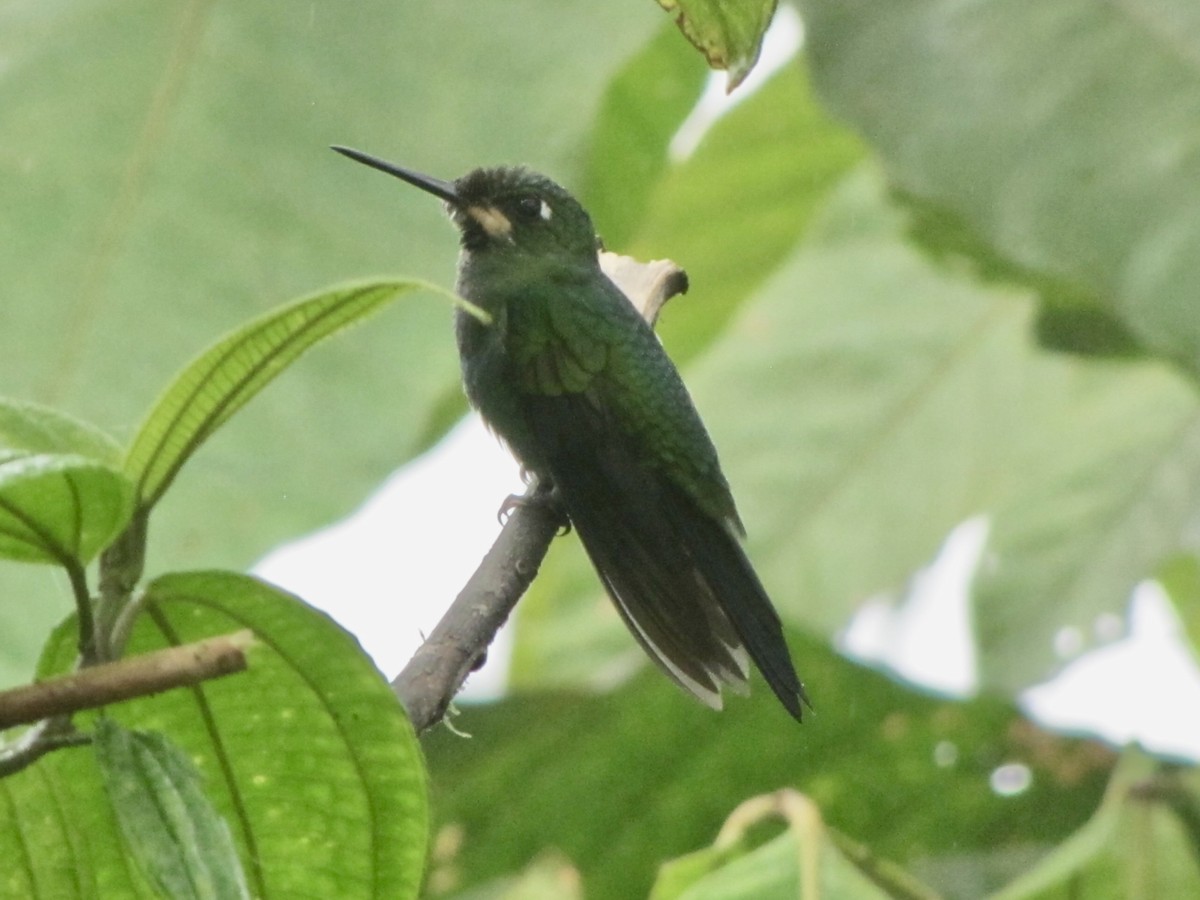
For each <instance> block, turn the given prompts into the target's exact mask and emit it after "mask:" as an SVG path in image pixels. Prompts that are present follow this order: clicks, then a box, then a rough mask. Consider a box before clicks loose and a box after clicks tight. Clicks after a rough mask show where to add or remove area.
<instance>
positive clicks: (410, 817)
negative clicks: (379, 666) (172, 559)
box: [0, 572, 428, 898]
mask: <svg viewBox="0 0 1200 900" xmlns="http://www.w3.org/2000/svg"><path fill="white" fill-rule="evenodd" d="M247 627H248V628H251V629H253V630H254V631H255V632H256V633H257V635H258V637H259V640H260V641H261V642H262V644H263V646H261V647H258V648H256V649H255V650H254V651H253V652H252V654H251V660H250V669H249V671H247V672H245V673H243V674H240V675H238V676H236V677H233V678H227V679H222V680H219V681H213V682H209V683H206V684H204V685H200V686H197V687H195V688H190V689H187V690H176V691H171V692H168V693H166V694H163V695H160V696H158V697H154V698H150V699H146V700H137V701H131V702H129V703H124V704H120V705H119V706H116V707H112V708H110V709H109V710H108V714H109V715H111V716H113V717H114V718H115V719H117V721H118V722H120V723H121V724H123V725H124V726H126V727H128V728H136V729H139V730H144V731H156V732H161V733H162V734H165V735H167V736H169V738H170V739H171V740H172V742H174V743H175V744H177V745H179V746H180V747H181V748H183V750H184V751H185V752H186V753H187V754H188V755H189V756H190V757H191V759H192V761H193V762H194V763H195V764H196V766H197V768H198V770H199V771H200V773H201V775H202V776H203V777H204V788H205V791H206V792H207V793H208V795H209V797H210V798H211V799H212V801H213V803H214V804H215V806H216V808H217V810H218V811H219V812H220V813H221V814H222V815H223V816H224V817H225V818H226V820H227V821H228V822H229V824H230V827H231V829H232V831H233V835H234V840H235V843H236V844H237V846H238V849H239V852H240V855H241V858H242V860H243V863H244V865H245V867H246V874H247V879H248V881H249V885H250V890H251V892H252V894H253V895H255V896H258V897H263V898H272V897H280V898H283V897H295V896H337V897H347V898H353V897H364V898H365V897H371V898H375V897H400V898H402V897H412V896H415V895H416V891H417V887H418V885H419V884H420V879H421V873H422V870H423V868H424V863H425V851H426V844H427V833H428V822H427V816H428V809H427V800H426V787H425V776H424V766H423V764H422V760H421V753H420V749H419V747H418V745H417V742H416V739H415V737H414V736H413V733H412V730H411V728H410V727H409V725H408V722H407V720H406V718H405V717H404V713H403V711H402V709H401V708H400V705H399V703H398V702H397V701H396V698H395V696H394V695H393V694H392V692H391V690H390V688H389V687H388V686H387V684H386V683H385V682H384V681H383V679H382V678H381V676H380V675H379V673H378V671H377V670H376V669H375V668H374V666H373V665H372V664H371V662H370V661H369V660H368V659H367V657H366V656H365V655H364V654H363V653H362V651H361V649H360V648H359V647H358V645H357V643H356V642H355V641H354V639H353V638H352V637H351V636H350V635H348V634H347V633H346V632H344V631H343V630H342V629H340V628H339V627H337V626H336V625H335V624H334V623H333V622H332V621H330V620H329V619H328V618H327V617H326V616H324V615H323V614H321V613H318V612H316V611H314V610H312V609H311V608H309V607H307V606H306V605H304V604H303V603H302V602H300V601H299V600H297V599H296V598H295V597H292V596H290V595H287V594H285V593H283V592H282V591H279V590H277V589H275V588H272V587H270V586H268V585H266V584H263V583H262V582H259V581H257V580H255V579H252V578H248V577H246V576H242V575H234V574H231V573H223V572H207V573H186V574H175V575H169V576H165V577H163V578H160V579H158V580H157V581H155V582H152V583H151V585H150V586H149V597H148V600H147V608H146V612H145V614H144V615H143V616H142V618H141V619H140V620H139V622H138V626H137V628H136V629H135V631H134V634H133V638H132V641H131V643H130V646H129V651H130V652H132V653H136V652H139V651H144V650H150V649H155V648H158V647H161V646H164V645H172V644H180V643H185V642H188V641H192V640H196V639H199V638H201V637H206V636H210V635H212V634H216V633H225V632H229V631H232V630H236V629H240V628H247ZM71 640H72V629H70V628H63V629H60V630H59V631H58V632H57V633H56V635H55V639H54V641H53V642H52V644H51V646H50V647H49V648H48V649H47V655H46V657H45V659H44V660H43V664H42V666H41V674H43V675H45V674H47V673H49V672H52V671H56V670H62V669H63V668H65V667H67V666H69V665H70V663H71V660H72V652H73V651H72V644H71ZM89 719H90V717H88V716H82V717H80V721H81V722H84V723H86V722H87V721H88V720H89ZM118 834H119V832H118V829H117V825H116V822H115V821H114V820H113V817H112V812H111V807H110V806H109V803H108V800H107V797H106V796H105V794H104V791H103V787H102V784H101V779H100V773H99V770H98V769H97V767H96V765H95V762H94V760H93V758H92V754H91V753H90V752H89V751H87V750H86V749H82V750H69V751H62V752H59V753H55V754H53V755H52V756H50V757H48V758H46V759H44V760H42V761H40V762H38V763H37V764H36V765H35V766H33V767H32V768H30V769H26V770H25V771H23V772H20V773H19V774H17V775H15V776H13V777H10V778H7V779H4V780H3V781H0V857H2V858H4V859H5V860H9V861H17V862H16V864H12V865H6V866H5V867H4V871H3V875H2V876H0V877H2V878H3V879H5V882H4V883H3V890H0V893H4V895H5V896H21V897H25V896H31V897H93V896H105V897H127V896H145V895H146V888H145V885H144V882H143V881H142V879H141V877H140V876H138V875H137V874H136V873H135V872H134V870H133V868H132V867H131V861H130V860H128V859H127V857H126V855H125V853H124V852H123V850H122V848H121V846H120V842H119V839H118Z"/></svg>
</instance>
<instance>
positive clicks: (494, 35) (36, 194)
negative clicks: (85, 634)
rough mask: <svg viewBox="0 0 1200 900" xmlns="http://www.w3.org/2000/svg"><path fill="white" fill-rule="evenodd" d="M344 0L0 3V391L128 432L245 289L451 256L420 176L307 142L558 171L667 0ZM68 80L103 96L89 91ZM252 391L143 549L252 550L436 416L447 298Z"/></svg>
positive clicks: (572, 167) (448, 273) (324, 511)
mask: <svg viewBox="0 0 1200 900" xmlns="http://www.w3.org/2000/svg"><path fill="white" fill-rule="evenodd" d="M356 9H357V13H358V14H356V15H355V16H351V17H348V16H345V15H340V14H336V10H335V9H334V8H333V7H331V6H330V7H314V8H313V10H312V15H307V14H305V15H299V16H298V15H296V14H295V10H294V9H292V8H291V7H288V6H281V5H279V4H278V3H275V2H270V0H245V2H240V3H236V4H232V5H220V4H216V5H214V4H205V3H202V4H197V5H185V6H173V5H169V4H149V5H145V6H139V7H137V8H128V7H126V6H125V5H123V4H119V3H116V2H114V0H63V2H59V3H55V4H45V3H41V2H39V0H14V2H11V3H4V4H0V58H2V59H4V60H6V64H5V68H4V73H5V74H4V82H3V84H4V102H3V103H2V104H0V133H3V134H6V135H11V136H12V141H11V143H10V144H9V145H8V148H7V150H6V151H5V154H4V160H5V163H4V172H5V173H6V175H5V177H3V178H0V208H2V209H3V210H4V211H5V215H4V216H3V217H0V272H4V273H5V282H4V316H3V327H0V391H3V393H5V394H10V395H15V396H20V397H23V398H29V399H31V400H37V401H39V402H42V403H46V404H49V405H51V406H54V407H58V408H62V409H65V410H68V411H70V412H72V413H73V414H75V415H79V416H83V417H85V418H87V419H89V420H90V421H93V422H96V423H97V424H98V425H100V426H101V427H103V428H105V429H107V430H109V431H111V432H112V433H114V434H119V435H122V436H128V435H129V434H130V427H131V426H133V425H136V424H137V423H138V421H139V419H140V417H141V416H142V415H143V414H144V413H145V412H146V410H147V408H148V407H149V406H150V404H151V402H152V401H153V400H154V399H155V397H156V396H157V395H158V394H159V392H160V391H161V390H162V388H163V386H165V385H166V384H167V382H168V381H169V379H170V378H171V377H172V375H173V374H174V373H175V372H177V371H178V369H179V367H180V366H181V365H182V364H183V363H184V362H186V361H187V360H188V359H189V358H190V357H191V356H192V354H193V353H194V352H195V351H196V350H197V349H198V348H200V347H201V346H203V345H204V344H206V343H207V342H208V340H210V339H211V337H213V336H216V335H219V334H223V333H226V332H228V331H229V330H231V329H232V328H235V327H237V326H238V325H240V324H241V323H242V322H245V321H247V320H249V319H251V318H253V317H254V316H257V315H259V314H261V313H262V312H263V311H264V310H265V307H264V305H263V303H264V300H266V299H269V298H290V297H300V296H304V295H306V294H308V293H309V292H311V291H313V290H314V289H315V288H318V287H321V286H323V285H329V284H335V283H340V282H344V281H346V280H348V279H353V278H361V277H363V276H365V275H372V274H376V273H379V274H383V275H395V274H403V275H405V276H414V277H421V278H425V279H429V280H431V281H433V282H435V283H438V284H442V285H449V284H451V283H452V280H453V277H454V260H455V256H456V253H457V241H456V238H455V234H454V229H453V228H452V227H451V226H450V225H449V223H448V222H446V220H445V216H444V215H443V213H442V211H441V210H440V209H439V207H438V204H437V203H436V202H435V201H433V200H431V199H430V198H428V197H424V198H423V197H421V196H419V195H417V194H416V193H412V194H410V193H408V191H409V189H408V188H405V187H403V186H401V185H399V183H396V185H395V187H392V188H389V187H388V185H387V184H385V183H383V182H381V181H377V180H376V178H375V177H372V176H371V175H369V174H368V173H366V172H365V171H362V170H361V167H357V166H355V165H354V164H353V163H350V162H349V161H347V160H344V159H341V158H340V157H338V156H337V155H335V154H334V153H332V152H331V151H330V150H329V149H328V148H329V145H330V144H331V143H347V144H354V145H356V146H359V147H362V148H363V149H366V150H371V151H374V152H376V153H379V154H380V155H383V156H387V157H389V158H394V159H396V160H397V161H400V162H404V163H407V164H409V165H412V166H414V167H415V168H418V169H422V170H424V171H428V172H431V173H433V174H437V175H440V176H442V177H447V178H452V177H455V176H457V175H460V174H462V173H464V172H466V171H467V170H469V169H471V168H473V167H476V166H480V165H488V164H497V163H501V162H522V163H526V164H528V165H530V166H532V167H534V168H536V169H538V170H540V171H544V172H547V173H548V174H550V175H552V176H554V177H555V178H556V180H559V181H561V182H562V183H563V184H565V185H568V186H570V187H573V188H578V187H579V186H580V183H581V180H580V174H581V172H582V171H583V168H584V159H585V158H586V155H587V136H588V134H589V133H590V131H591V130H592V128H593V124H594V117H595V114H596V109H597V106H598V104H599V102H600V98H601V96H602V95H603V93H604V91H605V90H606V89H607V86H608V83H609V80H610V78H611V77H612V74H613V73H614V72H615V71H616V70H618V69H619V68H620V67H621V66H622V65H624V64H625V63H626V61H627V60H628V59H629V58H630V57H632V56H633V55H635V54H636V53H637V52H638V51H639V49H640V48H641V46H642V45H643V44H644V43H645V42H646V41H648V40H649V39H650V38H651V37H652V36H653V35H655V34H657V33H658V32H659V30H660V29H661V26H662V25H663V24H664V23H663V16H662V13H661V11H660V10H659V9H658V8H657V7H655V6H654V4H652V3H646V2H641V3H632V4H610V3H599V4H590V5H586V6H580V7H579V8H577V9H575V10H573V11H572V14H571V15H570V16H564V15H560V14H559V13H558V12H556V11H554V10H552V9H550V8H549V7H546V6H545V5H544V4H540V3H528V2H518V3H514V4H508V5H505V6H504V7H503V9H502V10H499V9H498V10H497V13H496V14H495V15H469V16H464V15H462V11H461V10H459V9H454V8H451V7H450V6H447V5H446V4H445V3H444V2H442V0H410V2H405V3H402V4H397V3H394V2H389V0H364V2H363V3H362V4H361V5H359V6H358V7H356ZM597 35H603V36H604V39H603V40H597V39H596V36H597ZM679 43H683V42H682V41H680V42H679ZM231 61H236V64H232V63H231ZM263 73H273V75H272V77H269V78H268V77H263ZM84 84H86V85H88V86H89V89H90V90H94V91H95V92H96V95H97V96H100V95H104V96H106V97H108V98H110V100H111V102H109V103H106V104H105V105H104V106H103V108H101V107H100V106H97V105H96V104H91V103H89V102H86V101H85V100H84V99H83V98H82V97H81V94H80V90H79V88H80V85H84ZM515 84H519V85H520V90H514V87H513V86H514V85H515ZM255 407H256V408H255V412H254V415H252V416H244V417H242V416H239V417H237V418H236V419H235V420H234V421H233V422H232V423H230V425H229V427H226V428H224V429H222V431H221V433H220V434H219V435H218V437H217V439H216V440H214V441H213V442H211V443H210V444H209V445H208V446H207V447H206V450H205V452H204V453H203V454H201V455H200V456H199V457H198V458H196V459H193V460H192V462H190V463H189V464H188V466H187V468H186V470H185V471H184V475H183V477H182V478H181V479H179V480H178V481H177V482H176V483H175V484H174V485H173V487H172V496H173V497H174V498H175V502H173V503H172V504H170V505H169V506H167V507H165V508H161V509H159V510H158V511H157V513H156V515H155V521H154V538H153V542H152V549H151V552H152V554H153V556H154V565H155V567H156V568H161V569H165V568H171V567H180V566H181V565H183V564H184V563H185V562H187V561H193V562H194V560H196V559H205V560H209V561H211V562H212V563H213V564H218V565H224V566H228V567H231V568H240V567H242V566H246V565H249V564H250V563H252V562H253V561H254V560H255V559H257V558H258V557H260V556H261V555H262V554H263V553H265V552H266V551H267V550H268V549H269V548H270V547H272V546H274V545H275V544H277V543H278V542H280V541H282V540H286V539H288V538H291V537H295V536H296V535H298V534H300V533H303V532H304V531H306V530H312V529H315V528H318V527H321V526H322V525H325V524H327V523H328V522H330V521H331V520H333V519H334V518H337V517H339V516H342V515H345V514H347V513H348V512H349V511H350V510H352V509H353V508H354V507H355V506H357V505H358V504H359V503H360V502H361V500H362V498H363V497H364V496H366V495H367V494H368V493H369V492H370V491H371V490H372V489H373V488H374V487H375V486H376V485H378V484H379V483H380V482H381V481H382V480H383V479H384V478H385V477H386V476H387V475H388V474H389V473H390V472H391V471H392V470H393V469H394V468H395V467H397V466H398V465H401V464H402V463H404V462H405V461H406V460H408V459H410V458H412V457H413V456H414V455H416V454H417V453H419V452H421V451H422V450H424V449H426V448H428V447H429V446H431V445H432V444H433V443H435V442H436V441H437V440H438V439H439V438H440V437H441V435H442V434H444V432H445V430H446V429H447V428H448V427H449V425H450V424H452V423H453V422H454V421H457V419H458V417H460V416H461V415H462V413H463V412H464V411H465V409H466V402H465V399H464V398H463V395H462V389H461V387H460V385H459V371H458V360H457V359H456V356H455V352H454V338H453V329H452V325H451V323H450V321H449V317H448V316H447V314H446V309H445V308H444V307H443V306H441V305H440V304H437V303H405V304H400V305H398V306H397V307H396V308H395V309H393V310H392V311H390V312H389V314H388V315H387V316H386V317H380V318H378V319H376V320H375V321H374V322H373V323H372V326H371V328H369V329H362V330H360V332H359V333H357V334H356V335H354V337H353V339H352V340H349V341H339V342H337V343H336V344H334V345H332V346H329V347H326V348H324V350H323V352H322V353H321V354H319V355H315V356H314V357H313V358H312V359H310V360H309V361H308V362H307V363H306V364H305V365H304V366H302V367H297V370H296V371H295V372H294V373H293V374H292V375H291V376H290V377H288V378H286V379H282V380H280V381H279V382H277V383H276V384H275V385H274V386H273V387H272V389H271V390H270V391H268V392H267V393H266V394H265V395H264V396H262V397H260V398H259V399H258V400H257V401H255ZM381 410H386V412H385V413H381ZM349 434H353V436H354V437H353V440H346V439H345V436H346V435H349ZM300 447H303V452H300V451H299V449H298V448H300ZM285 495H286V497H287V502H283V503H281V502H279V499H280V498H281V497H283V496H285ZM196 510H209V511H210V512H211V514H212V515H214V516H216V517H218V518H219V519H220V522H221V527H220V528H209V527H207V526H206V524H205V523H204V522H203V521H201V520H198V519H197V516H196ZM188 564H191V563H188ZM4 578H5V576H4V573H0V589H2V590H3V591H4V592H5V593H7V592H8V590H7V585H6V584H5V583H4V580H3V579H4ZM63 612H65V608H64V609H63ZM5 627H7V626H5V625H4V624H3V623H0V633H2V632H3V631H4V630H5ZM29 663H30V664H32V659H31V660H29Z"/></svg>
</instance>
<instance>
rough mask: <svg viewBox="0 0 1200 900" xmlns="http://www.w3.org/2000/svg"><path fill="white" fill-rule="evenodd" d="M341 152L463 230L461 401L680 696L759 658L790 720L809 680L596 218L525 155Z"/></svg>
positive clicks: (713, 687) (707, 694)
mask: <svg viewBox="0 0 1200 900" xmlns="http://www.w3.org/2000/svg"><path fill="white" fill-rule="evenodd" d="M333 149H334V150H336V151H337V152H339V153H341V154H343V155H345V156H348V157H350V158H351V159H353V160H356V161H358V162H361V163H364V164H366V165H368V166H371V167H372V168H375V169H379V170H380V171H383V172H387V173H388V174H389V175H394V176H395V177H397V178H400V179H402V180H403V181H406V182H408V183H409V184H411V185H414V186H416V187H418V188H420V189H421V190H423V191H427V192H428V193H430V194H433V195H434V196H435V197H440V198H441V199H442V200H443V201H445V205H446V209H447V212H448V213H449V215H450V217H451V219H452V220H453V221H454V224H455V225H456V226H458V229H459V232H460V236H461V244H462V252H461V255H460V257H459V267H458V283H457V290H458V293H459V294H460V295H461V296H463V297H465V298H466V299H467V300H469V301H471V302H472V303H474V304H475V305H476V306H478V307H480V308H482V309H484V310H486V311H487V312H488V313H489V314H490V315H491V318H492V321H491V323H490V324H484V323H483V322H481V321H480V320H479V319H477V318H475V317H474V316H472V315H470V314H469V313H467V312H465V311H462V310H460V311H458V313H457V315H456V322H455V331H456V335H457V339H458V351H459V356H460V358H461V362H462V376H463V384H464V387H465V389H466V394H467V398H468V399H469V400H470V402H471V404H472V405H473V406H474V407H475V408H476V409H477V410H478V411H479V413H480V414H481V415H482V417H483V419H484V421H485V422H486V423H487V424H488V426H489V427H490V428H491V429H492V430H493V431H494V432H495V433H496V434H497V435H499V436H500V438H501V439H503V441H504V442H505V443H506V444H507V445H508V447H509V449H510V450H511V451H512V453H513V455H514V456H515V457H516V458H517V460H518V462H520V463H521V465H522V467H523V468H524V469H525V470H526V472H528V473H531V474H533V475H534V476H535V477H536V478H538V479H539V481H549V482H551V483H552V484H553V487H554V490H555V493H556V495H557V497H558V498H559V500H560V502H561V504H562V507H563V510H564V511H565V513H566V515H567V518H568V519H569V521H570V523H571V525H572V526H573V527H574V529H575V530H576V532H577V533H578V534H579V538H580V540H581V541H582V542H583V546H584V548H585V549H586V551H587V553H588V556H589V557H590V558H591V561H592V564H593V565H594V566H595V569H596V572H597V574H598V575H599V576H600V581H601V582H602V583H603V584H604V587H605V588H606V589H607V591H608V593H609V595H610V596H611V597H612V599H613V601H614V603H615V604H616V607H617V609H618V611H619V612H620V614H621V617H622V618H623V619H624V620H625V624H626V625H627V626H628V627H629V630H630V631H631V632H633V636H634V637H635V638H636V639H637V641H638V643H640V644H641V645H642V647H643V648H644V649H645V651H646V652H647V653H648V654H649V655H650V657H651V658H652V659H653V660H654V661H655V662H656V663H658V665H659V666H660V667H661V668H662V669H663V670H664V671H665V672H666V673H667V675H669V676H670V677H671V678H672V679H673V680H674V681H675V682H676V683H678V684H679V685H680V686H682V687H683V688H684V689H685V690H687V691H689V692H690V693H692V694H694V695H695V696H696V697H698V698H699V699H700V700H701V701H703V702H704V703H706V704H708V705H709V706H711V707H713V708H715V709H720V707H721V688H722V686H727V687H729V688H731V689H732V690H734V691H735V692H738V693H745V691H746V690H747V681H748V674H749V663H748V660H747V653H748V654H749V658H750V659H753V660H754V662H755V664H756V665H757V666H758V668H759V670H760V671H761V672H762V674H763V675H764V676H765V678H766V680H767V683H768V684H769V685H770V686H771V689H772V690H773V691H774V692H775V695H776V696H777V697H778V698H779V700H780V702H782V703H783V705H784V707H785V708H786V709H787V711H788V712H789V713H791V715H792V716H793V717H795V718H796V719H799V718H800V716H801V703H802V702H804V703H807V702H808V701H807V697H806V696H805V694H804V688H803V686H802V685H801V683H800V679H799V678H798V677H797V675H796V671H795V669H794V667H793V666H792V661H791V657H790V656H789V654H788V648H787V645H786V644H785V643H784V639H783V628H782V626H781V623H780V620H779V616H778V614H777V613H776V612H775V609H774V608H773V607H772V605H771V601H770V599H769V598H768V597H767V593H766V591H765V590H764V589H763V586H762V584H761V582H760V581H759V579H758V576H757V575H756V574H755V572H754V568H753V567H752V566H751V564H750V561H749V559H748V558H747V557H746V553H745V551H744V550H743V549H742V545H741V539H742V538H743V537H744V535H745V530H744V528H743V527H742V522H741V519H740V518H739V517H738V513H737V509H736V507H735V506H734V501H733V495H732V494H731V493H730V490H729V484H728V482H727V481H726V479H725V476H724V474H723V473H722V472H721V467H720V464H719V462H718V460H717V451H716V449H715V448H714V447H713V443H712V439H711V438H710V437H709V436H708V432H707V431H706V430H705V428H704V424H703V423H702V422H701V421H700V416H699V414H698V413H697V412H696V408H695V406H694V405H693V404H692V399H691V397H690V396H689V395H688V392H687V389H686V388H685V387H684V384H683V381H682V380H681V379H680V377H679V373H678V371H676V369H675V366H674V364H673V363H672V362H671V360H670V358H669V357H668V356H667V354H666V352H665V351H664V350H663V348H662V345H661V344H660V343H659V341H658V338H657V337H656V336H655V334H654V332H653V330H652V329H651V327H650V325H649V324H647V323H646V321H645V320H644V319H643V318H642V317H641V315H639V314H638V312H637V311H636V310H635V309H634V307H633V305H632V304H631V303H630V302H629V300H628V299H627V298H626V297H625V295H624V294H623V293H622V292H621V290H620V289H619V288H618V287H617V286H616V285H615V284H614V283H613V282H612V281H610V280H609V279H608V277H607V276H606V275H605V274H604V273H603V272H602V271H601V269H600V265H599V262H598V256H597V254H598V251H599V249H600V241H599V238H598V237H597V235H596V230H595V228H594V226H593V225H592V220H591V218H590V217H589V216H588V214H587V212H586V211H585V210H584V208H583V207H582V206H581V205H580V204H579V202H578V201H577V200H576V199H575V198H574V197H572V196H571V195H570V194H569V193H568V192H567V191H566V190H564V189H563V188H562V187H560V186H559V185H557V184H556V183H554V182H553V181H551V180H550V179H549V178H546V177H545V176H543V175H539V174H536V173H534V172H531V171H528V170H527V169H524V168H519V167H499V168H483V169H475V170H473V171H471V172H468V173H467V174H466V175H464V176H463V177H462V178H459V179H458V180H457V181H453V182H450V181H443V180H441V179H438V178H432V177H430V176H428V175H422V174H420V173H417V172H413V171H410V170H408V169H404V168H401V167H400V166H396V165H393V164H391V163H388V162H385V161H384V160H381V159H378V158H376V157H374V156H370V155H368V154H366V153H362V152H360V151H358V150H352V149H349V148H347V147H336V146H335V147H334V148H333Z"/></svg>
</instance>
